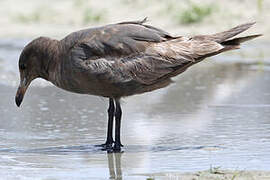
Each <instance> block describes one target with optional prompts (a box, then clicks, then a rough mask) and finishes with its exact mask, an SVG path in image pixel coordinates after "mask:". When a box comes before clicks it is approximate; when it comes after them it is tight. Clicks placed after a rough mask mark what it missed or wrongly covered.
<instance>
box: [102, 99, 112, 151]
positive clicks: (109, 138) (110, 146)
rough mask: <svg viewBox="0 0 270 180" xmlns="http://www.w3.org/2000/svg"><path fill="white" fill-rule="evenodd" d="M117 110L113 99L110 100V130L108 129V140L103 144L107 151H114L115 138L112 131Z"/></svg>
mask: <svg viewBox="0 0 270 180" xmlns="http://www.w3.org/2000/svg"><path fill="white" fill-rule="evenodd" d="M114 113H115V108H114V102H113V99H112V98H110V100H109V108H108V129H107V140H106V142H105V144H102V145H101V146H103V147H104V148H105V149H112V144H113V142H114V141H113V136H112V130H113V118H114Z"/></svg>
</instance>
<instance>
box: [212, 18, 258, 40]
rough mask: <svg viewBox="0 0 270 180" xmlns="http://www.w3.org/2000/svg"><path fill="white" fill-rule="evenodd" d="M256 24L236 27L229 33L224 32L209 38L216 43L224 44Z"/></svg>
mask: <svg viewBox="0 0 270 180" xmlns="http://www.w3.org/2000/svg"><path fill="white" fill-rule="evenodd" d="M254 24H255V22H252V23H246V24H242V25H239V26H236V27H234V28H232V29H230V30H228V31H224V32H220V33H216V34H213V35H210V37H209V38H210V39H211V40H213V41H215V42H218V43H222V42H224V41H226V40H228V39H230V38H232V37H234V36H236V35H238V34H240V33H242V32H244V31H246V30H247V29H249V28H250V27H251V26H252V25H254Z"/></svg>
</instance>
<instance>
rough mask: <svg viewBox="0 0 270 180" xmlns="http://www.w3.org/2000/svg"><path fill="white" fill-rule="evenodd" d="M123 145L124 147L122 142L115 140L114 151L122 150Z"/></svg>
mask: <svg viewBox="0 0 270 180" xmlns="http://www.w3.org/2000/svg"><path fill="white" fill-rule="evenodd" d="M121 147H123V145H122V144H121V143H120V142H115V143H114V146H113V152H122V151H121Z"/></svg>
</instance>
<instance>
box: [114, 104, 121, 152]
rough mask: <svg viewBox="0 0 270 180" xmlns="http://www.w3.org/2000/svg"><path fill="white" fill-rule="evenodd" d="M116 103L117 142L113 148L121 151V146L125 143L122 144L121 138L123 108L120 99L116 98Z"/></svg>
mask: <svg viewBox="0 0 270 180" xmlns="http://www.w3.org/2000/svg"><path fill="white" fill-rule="evenodd" d="M115 105H116V109H115V143H114V146H113V150H114V151H120V150H121V147H122V146H123V145H122V144H121V140H120V129H121V117H122V110H121V106H120V102H119V99H117V100H115Z"/></svg>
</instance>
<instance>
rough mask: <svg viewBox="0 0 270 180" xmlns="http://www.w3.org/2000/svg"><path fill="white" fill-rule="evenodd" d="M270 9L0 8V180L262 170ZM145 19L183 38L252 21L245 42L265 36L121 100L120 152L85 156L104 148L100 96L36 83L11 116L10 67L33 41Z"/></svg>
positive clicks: (144, 5)
mask: <svg viewBox="0 0 270 180" xmlns="http://www.w3.org/2000/svg"><path fill="white" fill-rule="evenodd" d="M269 9H270V1H269V0H268V1H267V0H219V1H217V0H181V1H180V0H102V1H101V0H100V1H96V0H47V1H42V0H27V1H22V0H0V179H1V178H2V177H4V179H12V180H13V179H34V180H37V179H42V180H44V179H72V180H73V179H122V178H123V179H136V180H137V179H146V178H148V177H157V176H161V175H162V176H165V178H164V179H170V178H172V177H173V178H178V176H177V175H171V174H170V173H168V172H195V171H199V170H200V171H201V170H207V171H208V170H210V171H209V172H213V171H212V170H213V169H215V168H216V167H220V168H222V169H230V170H260V171H270V153H269V149H270V136H269V134H270V118H269V114H270V92H269V89H270V52H269V42H270V33H269V32H270V22H269V19H270V13H269ZM144 17H148V22H147V23H148V24H151V25H153V26H156V27H159V28H162V29H164V30H166V31H168V32H170V33H171V34H173V35H187V36H192V35H195V34H210V33H216V32H219V31H223V30H227V29H229V28H232V27H234V26H236V25H239V24H242V23H246V22H252V21H256V22H257V24H256V25H255V26H254V27H252V28H251V29H249V30H248V31H247V32H244V33H243V34H255V33H256V34H257V33H262V34H264V36H263V37H260V38H258V39H255V40H253V41H250V42H247V43H246V44H244V45H243V46H242V48H241V49H240V50H236V51H232V52H226V53H223V54H221V55H218V56H214V57H211V58H208V59H207V60H205V61H204V62H201V63H199V64H197V65H196V66H194V67H192V68H190V69H189V70H187V71H186V72H185V73H183V74H182V75H180V76H178V77H176V78H174V79H173V80H174V81H175V83H174V84H172V85H171V86H169V87H167V88H164V89H161V90H157V91H154V92H151V93H146V94H143V95H139V96H133V97H128V98H125V99H123V101H122V104H123V122H122V143H123V144H124V145H125V147H124V151H125V152H124V153H123V154H115V155H109V154H108V155H106V152H102V151H100V149H97V148H95V147H94V145H95V144H101V143H104V140H105V135H106V127H107V111H106V110H107V106H108V102H107V99H105V98H97V97H94V96H89V95H80V94H73V93H69V92H66V91H63V90H61V89H58V88H56V87H54V86H53V85H52V84H50V83H48V82H46V81H45V80H41V79H37V80H35V81H34V82H33V83H32V84H31V86H30V88H29V89H28V92H27V93H26V96H25V98H24V102H23V104H22V106H21V107H20V108H17V107H16V105H15V102H14V98H15V93H16V90H17V86H18V84H19V70H18V59H19V55H20V53H21V51H22V49H23V47H24V46H25V45H26V44H27V43H29V42H30V41H31V40H32V39H34V38H36V37H39V36H49V37H52V38H56V39H62V38H63V37H65V36H66V35H67V34H69V33H71V32H73V31H76V30H80V29H82V28H89V27H94V26H102V25H105V24H108V23H116V22H121V21H130V20H142V19H143V18H144ZM114 163H115V165H114ZM114 171H116V172H114ZM142 177H143V178H142ZM268 177H269V176H268ZM206 179H207V178H206ZM245 179H246V178H245ZM255 179H256V178H255Z"/></svg>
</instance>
